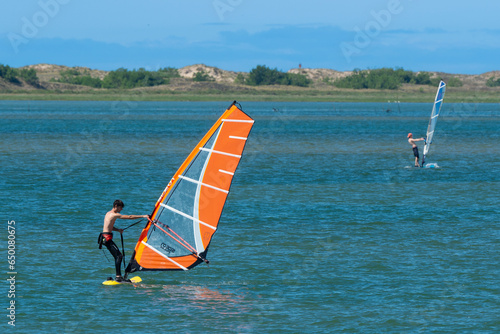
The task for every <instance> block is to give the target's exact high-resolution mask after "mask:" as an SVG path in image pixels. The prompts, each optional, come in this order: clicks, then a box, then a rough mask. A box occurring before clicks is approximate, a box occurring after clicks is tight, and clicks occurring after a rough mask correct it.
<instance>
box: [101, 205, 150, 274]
mask: <svg viewBox="0 0 500 334" xmlns="http://www.w3.org/2000/svg"><path fill="white" fill-rule="evenodd" d="M124 206H125V204H123V202H122V201H121V200H119V199H117V200H116V201H114V203H113V209H111V210H110V211H108V212H107V213H106V215H105V216H104V227H103V229H102V233H101V234H100V235H99V245H101V244H103V245H104V246H106V248H107V249H108V250H109V252H110V253H111V255H113V257H114V258H115V269H116V281H117V282H123V281H124V278H123V277H122V274H121V262H122V259H123V255H122V253H121V252H120V249H119V248H118V246H116V244H115V243H114V241H113V231H117V232H120V233H123V229H120V228H116V227H115V222H116V220H117V219H140V218H149V216H148V215H122V214H121V213H120V211H122V209H123V207H124ZM99 248H100V247H99Z"/></svg>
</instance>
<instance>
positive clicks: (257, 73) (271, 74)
mask: <svg viewBox="0 0 500 334" xmlns="http://www.w3.org/2000/svg"><path fill="white" fill-rule="evenodd" d="M237 79H238V80H239V81H240V82H241V81H242V82H243V83H245V84H247V85H250V86H262V85H285V86H299V87H307V86H309V84H310V83H311V80H309V79H307V77H306V76H305V75H302V74H293V73H284V72H281V71H278V70H277V69H274V70H273V69H270V68H269V67H267V66H264V65H258V66H257V67H256V68H254V69H252V70H251V71H250V73H249V75H248V77H247V78H243V77H242V76H241V77H238V78H237Z"/></svg>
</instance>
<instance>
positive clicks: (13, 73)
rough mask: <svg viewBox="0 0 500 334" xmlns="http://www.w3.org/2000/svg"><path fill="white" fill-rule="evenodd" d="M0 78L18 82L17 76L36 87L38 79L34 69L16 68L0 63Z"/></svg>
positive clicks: (14, 82)
mask: <svg viewBox="0 0 500 334" xmlns="http://www.w3.org/2000/svg"><path fill="white" fill-rule="evenodd" d="M0 78H3V79H5V80H7V81H8V82H11V83H13V84H17V85H18V84H20V83H21V82H20V81H19V78H21V79H23V80H24V81H25V82H26V83H27V84H28V85H31V86H34V87H38V85H39V80H38V77H37V75H36V71H35V70H34V69H22V70H18V69H15V68H12V67H10V66H9V65H2V64H0Z"/></svg>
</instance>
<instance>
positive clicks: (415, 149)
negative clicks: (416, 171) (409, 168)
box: [408, 132, 425, 167]
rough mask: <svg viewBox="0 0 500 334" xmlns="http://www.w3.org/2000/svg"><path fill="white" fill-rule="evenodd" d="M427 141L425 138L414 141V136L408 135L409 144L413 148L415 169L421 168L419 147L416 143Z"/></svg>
mask: <svg viewBox="0 0 500 334" xmlns="http://www.w3.org/2000/svg"><path fill="white" fill-rule="evenodd" d="M422 140H423V141H425V138H423V137H422V138H418V139H414V138H413V134H412V133H411V132H410V133H409V134H408V143H410V145H411V147H412V148H413V155H414V156H415V167H420V164H419V163H418V159H419V158H420V157H419V155H418V146H417V144H415V142H416V141H422Z"/></svg>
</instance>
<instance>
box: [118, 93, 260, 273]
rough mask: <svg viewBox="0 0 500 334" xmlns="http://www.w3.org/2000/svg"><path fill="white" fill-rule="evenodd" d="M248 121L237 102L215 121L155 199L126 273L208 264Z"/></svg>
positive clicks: (244, 139) (184, 268) (247, 127)
mask: <svg viewBox="0 0 500 334" xmlns="http://www.w3.org/2000/svg"><path fill="white" fill-rule="evenodd" d="M253 123H254V120H253V119H252V118H251V117H249V116H248V115H247V114H245V113H244V112H243V111H242V110H241V106H240V107H238V106H237V103H236V101H235V102H233V104H232V105H231V106H230V107H229V109H227V110H226V111H225V112H224V114H223V115H222V116H221V117H220V118H219V119H218V120H217V122H215V124H214V125H213V126H212V128H211V129H210V130H209V131H208V132H207V134H206V135H205V136H204V137H203V139H202V140H201V141H200V142H199V143H198V145H196V147H195V148H194V150H193V151H192V152H191V153H190V154H189V156H188V157H187V159H186V160H185V161H184V163H183V164H182V165H181V167H180V168H179V169H178V170H177V172H176V173H175V174H174V176H173V178H172V179H171V180H170V182H169V183H168V185H167V187H166V188H165V190H164V191H163V193H162V194H161V196H160V198H159V199H158V201H157V202H156V205H155V208H154V210H153V213H152V215H151V219H150V220H149V222H148V223H147V224H146V227H145V228H144V229H143V230H142V233H141V235H140V237H139V240H138V242H137V244H136V246H135V249H134V254H133V255H132V258H131V260H130V263H129V265H128V267H127V269H126V272H127V273H129V272H134V271H137V270H188V269H191V268H193V267H195V266H196V265H198V264H199V263H201V262H206V263H208V260H206V255H207V250H208V246H209V245H210V241H211V240H212V236H213V234H214V233H215V231H217V228H218V224H219V218H220V216H221V213H222V209H223V207H224V204H225V202H226V198H227V195H228V193H229V188H230V186H231V182H232V180H233V176H234V173H235V171H236V167H237V166H238V163H239V162H240V159H241V155H242V153H243V149H244V148H245V144H246V142H247V138H248V135H249V133H250V130H251V129H252V126H253Z"/></svg>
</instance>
